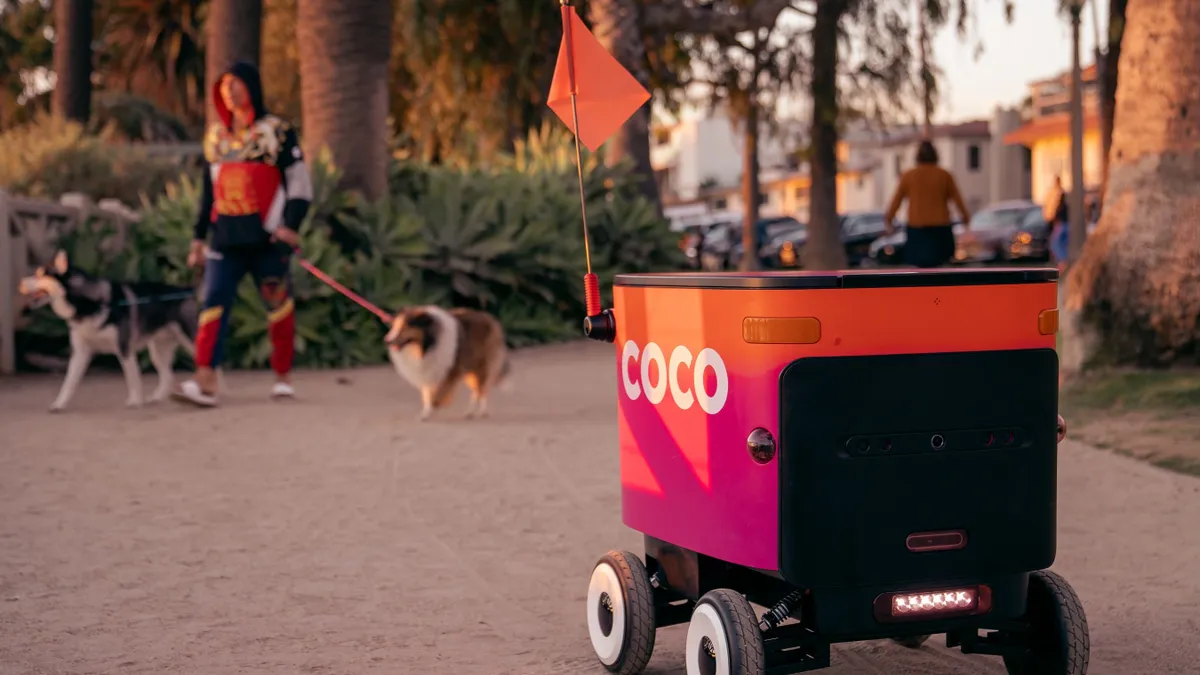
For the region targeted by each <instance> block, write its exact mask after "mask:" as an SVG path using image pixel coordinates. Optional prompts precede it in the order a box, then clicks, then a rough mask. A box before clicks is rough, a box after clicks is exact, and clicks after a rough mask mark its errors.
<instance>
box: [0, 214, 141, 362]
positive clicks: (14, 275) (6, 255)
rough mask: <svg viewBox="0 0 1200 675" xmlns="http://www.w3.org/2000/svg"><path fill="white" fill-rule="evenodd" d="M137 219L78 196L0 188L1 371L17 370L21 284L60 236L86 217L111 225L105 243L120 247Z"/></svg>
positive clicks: (49, 256) (50, 254) (47, 256)
mask: <svg viewBox="0 0 1200 675" xmlns="http://www.w3.org/2000/svg"><path fill="white" fill-rule="evenodd" d="M135 220H136V215H134V214H131V213H129V212H127V210H122V209H114V208H112V207H111V206H110V205H108V204H106V203H104V202H101V204H100V205H95V204H92V203H91V202H90V201H89V200H87V199H86V198H85V197H82V196H81V195H69V196H64V197H63V203H55V202H49V201H42V200H36V199H26V198H22V197H16V196H13V195H11V194H9V193H7V192H5V191H3V190H0V375H8V374H12V373H14V372H15V371H16V347H15V345H14V340H15V337H16V333H17V331H18V330H19V329H20V327H21V326H20V323H21V316H22V314H23V312H24V309H25V307H26V300H25V298H23V297H22V296H21V294H20V288H19V285H20V282H21V279H22V278H23V277H26V276H28V275H29V274H31V273H32V272H33V270H34V269H36V268H37V267H38V266H40V265H45V264H47V263H49V262H50V260H51V259H52V258H53V257H54V251H55V247H56V244H57V242H58V240H59V238H61V237H62V236H63V235H65V234H67V233H69V232H71V231H73V230H74V229H75V228H77V227H80V226H81V225H82V224H84V223H88V222H90V221H100V222H101V224H102V225H108V226H111V227H112V231H113V232H114V237H113V239H112V240H110V241H109V242H106V243H108V244H109V245H113V246H118V247H119V246H123V245H124V240H125V232H126V229H127V228H128V227H129V226H130V225H131V224H132V223H133V222H135Z"/></svg>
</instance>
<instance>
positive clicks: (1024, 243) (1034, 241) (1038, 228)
mask: <svg viewBox="0 0 1200 675" xmlns="http://www.w3.org/2000/svg"><path fill="white" fill-rule="evenodd" d="M1091 227H1094V224H1093V225H1090V226H1089V230H1088V231H1089V232H1090V231H1091V229H1090V228H1091ZM1007 259H1008V260H1035V261H1039V262H1041V261H1046V260H1049V259H1050V224H1049V223H1047V222H1046V219H1045V218H1043V217H1042V209H1041V207H1040V206H1039V207H1038V208H1037V209H1036V210H1033V211H1030V212H1029V214H1028V215H1026V216H1025V219H1024V220H1023V221H1021V225H1020V227H1018V228H1017V232H1016V233H1015V234H1013V236H1012V240H1011V241H1010V242H1009V245H1008V255H1007Z"/></svg>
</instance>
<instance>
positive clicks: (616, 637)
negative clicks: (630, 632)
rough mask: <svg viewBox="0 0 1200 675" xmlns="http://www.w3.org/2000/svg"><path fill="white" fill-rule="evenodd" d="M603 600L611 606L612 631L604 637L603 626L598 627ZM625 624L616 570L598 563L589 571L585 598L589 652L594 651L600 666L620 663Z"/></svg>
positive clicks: (619, 582)
mask: <svg viewBox="0 0 1200 675" xmlns="http://www.w3.org/2000/svg"><path fill="white" fill-rule="evenodd" d="M605 597H607V598H608V599H609V600H610V601H611V603H612V628H611V630H609V632H608V635H605V634H604V626H602V625H601V623H600V615H601V612H607V611H608V610H607V609H605V608H604V606H603V600H604V598H605ZM625 623H626V621H625V594H624V593H623V592H621V580H620V579H619V578H618V577H617V572H616V570H614V569H613V568H612V567H611V566H610V565H609V564H608V563H603V562H602V563H600V564H599V565H596V569H594V570H592V579H591V581H590V582H588V597H587V625H588V635H589V636H590V637H591V638H592V649H594V650H596V656H597V657H599V659H600V663H603V664H604V665H606V666H611V665H613V664H615V663H616V662H617V661H619V660H620V659H621V646H622V645H623V644H624V643H625V630H626V627H625Z"/></svg>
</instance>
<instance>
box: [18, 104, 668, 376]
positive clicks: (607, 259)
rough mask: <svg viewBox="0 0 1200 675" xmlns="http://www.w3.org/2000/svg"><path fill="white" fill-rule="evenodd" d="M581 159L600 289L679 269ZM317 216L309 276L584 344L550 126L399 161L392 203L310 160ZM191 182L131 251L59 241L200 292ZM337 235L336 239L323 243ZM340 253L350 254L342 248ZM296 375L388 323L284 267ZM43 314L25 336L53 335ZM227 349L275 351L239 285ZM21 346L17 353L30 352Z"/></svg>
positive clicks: (149, 213)
mask: <svg viewBox="0 0 1200 675" xmlns="http://www.w3.org/2000/svg"><path fill="white" fill-rule="evenodd" d="M601 160H602V158H601V157H599V156H597V155H592V154H588V155H585V160H584V161H585V192H586V194H587V195H588V223H589V226H590V230H591V238H592V262H593V267H594V271H595V272H596V273H597V274H598V275H599V276H600V278H601V283H602V287H604V288H605V289H606V290H607V286H608V284H609V283H610V282H611V279H612V275H613V274H614V273H615V272H616V271H622V272H637V271H653V270H666V269H676V268H678V266H679V264H680V262H681V261H680V260H679V258H678V256H679V255H680V253H679V250H678V248H677V247H676V245H675V241H674V237H673V235H671V234H670V233H669V231H668V229H667V226H666V222H665V221H663V220H662V219H660V218H659V217H658V216H657V215H656V213H655V209H654V206H653V205H652V204H650V203H649V202H647V201H646V200H644V199H643V198H641V197H637V196H634V193H633V191H632V184H631V183H630V181H628V180H627V178H626V177H625V176H626V172H625V171H624V170H622V169H612V168H608V167H605V166H604V164H603V162H602V161H601ZM312 165H313V172H314V190H315V192H316V197H315V201H314V207H313V209H312V210H311V211H310V214H309V223H307V224H306V227H305V228H304V243H303V247H302V250H303V251H304V255H305V257H307V258H308V259H309V260H311V261H312V262H313V263H314V264H316V265H317V266H318V267H319V268H321V269H322V270H324V271H325V272H326V273H328V274H330V275H331V276H333V277H334V278H336V279H338V280H339V281H341V282H342V283H344V284H346V285H347V286H349V287H351V288H353V289H355V290H356V291H357V292H359V293H360V294H362V295H363V296H364V297H366V298H368V299H370V300H371V301H372V302H374V303H376V304H378V305H379V306H381V307H383V308H384V309H387V310H388V311H394V310H395V309H397V308H399V307H402V306H404V305H409V304H415V303H437V304H441V305H444V306H467V307H477V308H482V309H485V310H487V311H490V312H492V313H494V314H496V315H497V316H498V317H499V318H500V320H501V321H502V322H503V324H504V326H505V328H506V330H507V331H508V334H509V341H510V343H511V344H513V345H515V346H520V345H527V344H534V343H540V342H547V341H554V340H559V339H566V338H570V337H573V336H578V335H579V334H580V330H581V329H580V323H581V319H582V317H583V314H584V305H583V282H582V276H583V271H584V253H583V239H582V233H581V225H580V219H579V194H578V186H577V178H576V174H575V166H574V150H573V146H572V145H571V138H570V136H569V134H567V133H566V132H565V131H559V130H554V131H551V130H550V128H549V127H547V128H545V129H543V130H542V131H539V132H534V133H532V134H530V137H529V139H528V140H527V141H525V142H522V143H519V144H518V146H517V148H516V150H515V152H514V153H513V154H512V155H511V156H508V157H505V158H503V161H502V162H500V163H499V164H498V165H496V166H492V167H489V168H448V167H440V166H429V165H424V164H421V163H417V162H411V161H397V162H396V163H395V165H394V166H393V168H392V180H391V190H390V194H389V195H387V196H386V197H384V198H383V199H381V200H379V201H377V202H375V203H363V202H357V201H355V200H353V199H351V198H349V197H347V196H346V195H344V194H342V193H341V192H339V191H338V190H336V189H335V186H336V184H337V178H338V176H337V172H336V170H334V169H333V168H332V167H331V165H330V163H329V161H328V159H327V157H322V158H317V159H316V160H315V161H312ZM197 193H198V190H197V186H196V184H195V183H194V182H193V181H191V180H188V179H186V178H185V179H184V180H182V181H180V182H179V183H176V184H172V185H170V186H169V187H168V188H167V189H166V190H165V191H164V193H163V194H162V195H161V196H160V197H158V198H157V199H154V200H150V201H146V202H145V203H144V204H143V220H142V222H141V223H140V225H139V226H138V227H137V228H135V230H134V231H133V232H132V234H131V236H132V242H131V245H130V246H128V247H126V249H125V250H124V251H123V252H122V253H120V254H119V255H117V256H116V257H114V258H111V259H100V254H98V253H97V251H98V247H97V246H96V242H97V238H99V237H103V236H104V233H103V232H94V231H89V230H88V229H86V228H85V229H83V230H81V231H80V232H78V233H76V234H74V235H72V236H70V237H68V238H67V240H66V241H64V242H63V246H64V248H66V249H67V250H68V252H69V253H70V254H71V255H72V257H73V259H74V260H75V261H76V262H77V263H78V264H79V265H80V266H81V267H83V268H84V269H87V270H89V271H93V272H95V273H98V274H104V275H111V276H115V277H118V278H125V279H134V278H137V279H146V280H164V281H169V282H173V283H184V284H192V285H197V284H198V283H199V278H198V275H196V277H193V273H192V272H190V271H189V270H187V269H186V267H185V265H184V259H185V257H186V251H187V243H188V240H189V238H190V236H191V224H192V222H193V220H194V217H195V213H196V199H197V196H198V194H197ZM331 223H337V231H338V233H339V235H340V236H339V243H334V241H333V240H332V238H331V235H330V233H331V227H330V226H329V225H330V224H331ZM343 239H345V240H348V241H349V242H350V244H349V245H347V244H346V242H345V241H341V240H343ZM294 275H295V296H296V317H297V322H296V326H297V365H299V366H304V367H339V366H349V365H355V364H363V363H377V362H380V361H382V360H383V359H384V357H385V352H384V349H383V344H382V337H383V332H384V331H383V326H382V325H381V324H380V323H379V321H378V319H376V318H375V317H374V316H373V315H372V314H370V313H369V312H367V311H364V310H363V309H361V308H359V307H358V306H357V305H355V304H354V303H352V302H351V301H349V300H347V299H345V298H343V297H341V296H340V295H338V294H337V293H336V292H334V291H333V290H332V289H331V288H329V287H328V286H326V285H324V284H322V283H321V282H320V281H318V280H317V279H315V278H313V277H312V276H310V275H308V274H307V273H306V272H305V271H304V270H302V269H299V268H295V269H294ZM53 323H54V321H53V320H52V319H51V318H50V317H49V316H48V315H46V314H45V310H41V311H40V312H39V318H38V320H37V321H35V322H34V324H33V325H32V326H31V328H30V331H31V332H39V331H40V332H41V333H42V334H45V335H47V336H49V335H53V334H59V333H61V328H60V327H56V326H53V325H52V324H53ZM229 338H230V339H229V342H228V348H227V350H226V353H227V355H228V359H229V365H230V366H231V367H261V366H264V365H265V364H266V363H267V359H268V356H269V353H270V343H269V341H268V339H267V333H266V313H265V311H264V310H263V308H262V306H261V304H260V301H259V299H258V295H257V293H256V291H255V289H254V288H253V285H252V284H251V282H250V281H249V279H247V280H245V281H244V282H243V285H242V287H241V289H240V293H239V303H238V305H237V307H236V309H235V310H234V313H233V316H232V321H231V327H230V335H229ZM26 342H28V341H26Z"/></svg>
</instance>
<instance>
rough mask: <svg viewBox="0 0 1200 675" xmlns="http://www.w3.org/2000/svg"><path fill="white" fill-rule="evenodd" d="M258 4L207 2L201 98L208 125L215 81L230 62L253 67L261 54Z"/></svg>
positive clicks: (213, 119)
mask: <svg viewBox="0 0 1200 675" xmlns="http://www.w3.org/2000/svg"><path fill="white" fill-rule="evenodd" d="M262 16H263V12H262V0H211V2H209V5H208V19H207V20H206V21H205V22H204V32H205V47H204V49H205V52H204V97H205V100H206V101H208V103H207V105H206V106H205V117H206V119H207V121H208V123H209V124H212V123H214V122H216V121H217V113H216V109H215V108H213V104H212V101H211V100H209V99H210V98H211V92H212V87H213V84H214V83H215V82H216V80H217V77H219V76H220V75H221V73H223V72H224V71H225V70H227V69H228V68H229V66H230V65H232V64H233V62H234V61H246V62H248V63H252V64H254V65H256V66H257V65H258V64H259V62H260V54H261V51H262V47H261V44H262Z"/></svg>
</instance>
